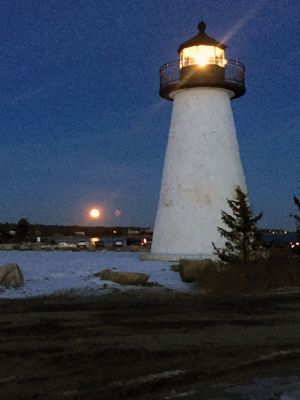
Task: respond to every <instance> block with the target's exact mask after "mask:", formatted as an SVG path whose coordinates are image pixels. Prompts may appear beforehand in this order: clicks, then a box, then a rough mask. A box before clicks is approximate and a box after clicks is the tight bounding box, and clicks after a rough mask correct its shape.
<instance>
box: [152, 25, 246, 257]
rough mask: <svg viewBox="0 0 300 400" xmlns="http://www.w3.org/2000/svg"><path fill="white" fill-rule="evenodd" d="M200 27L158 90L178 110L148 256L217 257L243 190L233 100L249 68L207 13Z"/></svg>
mask: <svg viewBox="0 0 300 400" xmlns="http://www.w3.org/2000/svg"><path fill="white" fill-rule="evenodd" d="M198 29H199V32H198V34H197V35H196V36H194V37H192V38H191V39H189V40H187V41H186V42H184V43H182V44H181V45H180V46H179V49H178V53H179V60H177V61H175V62H171V63H167V64H165V65H163V66H162V67H161V68H160V95H161V97H163V98H165V99H167V100H170V101H173V110H172V117H171V124H170V131H169V138H168V144H167V149H166V155H165V161H164V168H163V177H162V182H161V190H160V199H159V204H158V209H157V214H156V219H155V224H154V232H153V241H152V247H151V252H150V253H149V255H148V257H147V258H148V259H153V260H166V261H177V260H179V259H182V258H186V259H202V258H213V247H212V242H214V243H215V244H216V246H217V247H221V246H222V245H223V239H222V238H221V237H220V235H219V233H218V230H217V226H218V225H220V216H221V210H227V209H228V208H227V202H226V200H227V199H229V198H232V197H233V196H234V193H235V189H236V187H237V186H239V187H240V188H241V189H242V190H243V191H246V184H245V178H244V173H243V168H242V164H241V160H240V154H239V146H238V142H237V138H236V130H235V124H234V119H233V114H232V109H231V103H230V101H231V100H232V99H236V98H238V97H240V96H242V95H243V94H244V93H245V68H244V66H243V65H242V64H241V63H240V62H239V61H237V60H234V61H232V60H228V59H226V56H225V50H226V46H225V44H223V43H221V42H218V41H217V40H215V39H213V38H211V37H210V36H208V35H207V34H206V32H205V30H206V24H205V23H204V22H203V21H201V22H200V23H199V25H198Z"/></svg>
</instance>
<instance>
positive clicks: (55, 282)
mask: <svg viewBox="0 0 300 400" xmlns="http://www.w3.org/2000/svg"><path fill="white" fill-rule="evenodd" d="M6 263H17V264H19V266H20V268H21V271H22V273H23V275H24V286H23V287H22V288H18V289H4V290H2V291H0V298H11V299H12V298H25V297H36V296H43V295H51V294H55V293H59V292H66V291H73V290H76V291H80V293H82V294H84V292H85V291H86V292H87V293H90V292H92V291H95V292H97V293H99V294H100V293H102V294H103V293H104V292H105V290H103V289H104V288H106V287H104V284H106V285H107V289H112V288H118V289H121V290H123V289H125V290H127V289H128V286H127V287H126V286H121V285H118V284H116V283H112V282H110V281H102V280H101V279H100V278H99V277H95V276H94V274H95V273H96V272H99V271H101V270H103V269H106V268H108V269H113V268H114V270H116V271H126V272H144V273H146V274H149V275H150V278H149V282H152V283H157V284H159V285H161V286H164V287H166V288H169V289H175V290H180V291H189V290H190V288H191V286H190V285H188V284H187V283H184V282H183V281H182V280H181V278H180V275H179V273H177V272H174V271H170V269H169V266H170V265H171V264H172V263H168V262H155V261H140V254H139V253H131V252H113V251H95V252H88V251H81V252H72V251H24V252H22V251H17V250H15V251H1V252H0V265H3V264H6Z"/></svg>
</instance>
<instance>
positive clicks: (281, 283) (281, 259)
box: [197, 250, 300, 295]
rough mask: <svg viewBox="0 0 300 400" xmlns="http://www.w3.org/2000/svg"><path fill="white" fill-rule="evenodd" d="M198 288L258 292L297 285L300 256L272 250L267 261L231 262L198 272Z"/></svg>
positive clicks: (223, 291)
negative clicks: (224, 265)
mask: <svg viewBox="0 0 300 400" xmlns="http://www.w3.org/2000/svg"><path fill="white" fill-rule="evenodd" d="M197 281H198V283H199V285H200V286H201V288H203V289H205V290H207V291H208V292H209V293H212V294H215V293H218V294H233V295H236V294H243V293H262V292H266V291H270V290H274V289H279V288H286V287H300V259H299V257H295V256H291V255H290V254H289V253H286V252H284V251H282V250H281V251H280V252H277V251H274V252H273V254H271V256H270V258H269V259H268V260H258V261H252V262H248V263H246V264H242V263H239V264H232V265H228V266H227V267H224V268H222V269H221V270H218V269H217V268H216V267H211V268H206V269H204V270H202V271H201V270H200V271H199V275H198V278H197Z"/></svg>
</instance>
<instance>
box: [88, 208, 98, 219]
mask: <svg viewBox="0 0 300 400" xmlns="http://www.w3.org/2000/svg"><path fill="white" fill-rule="evenodd" d="M90 216H91V217H92V218H99V217H100V211H99V210H98V209H97V208H93V209H92V210H91V211H90Z"/></svg>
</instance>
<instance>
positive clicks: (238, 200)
mask: <svg viewBox="0 0 300 400" xmlns="http://www.w3.org/2000/svg"><path fill="white" fill-rule="evenodd" d="M227 203H228V205H229V207H230V209H231V211H232V215H231V214H228V213H226V212H225V211H221V219H222V221H223V223H224V225H226V227H228V229H227V230H226V229H224V228H220V227H218V231H219V232H220V234H221V236H223V237H224V238H225V246H224V248H222V249H220V248H217V247H216V246H215V244H214V243H213V247H214V250H215V254H216V255H217V256H218V257H219V259H220V260H221V261H223V262H225V263H234V262H242V263H246V262H247V261H249V260H252V259H253V258H255V253H256V252H257V250H258V249H259V247H260V244H259V235H258V232H257V228H256V223H257V221H259V220H260V219H261V218H262V213H260V214H259V215H257V216H256V217H254V216H253V214H252V210H251V208H250V206H249V202H248V197H247V195H246V194H245V193H243V192H242V190H241V189H240V188H239V187H238V188H237V189H236V197H235V199H233V200H227Z"/></svg>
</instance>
